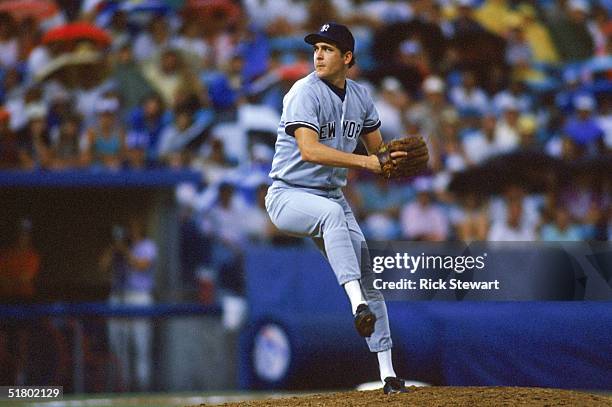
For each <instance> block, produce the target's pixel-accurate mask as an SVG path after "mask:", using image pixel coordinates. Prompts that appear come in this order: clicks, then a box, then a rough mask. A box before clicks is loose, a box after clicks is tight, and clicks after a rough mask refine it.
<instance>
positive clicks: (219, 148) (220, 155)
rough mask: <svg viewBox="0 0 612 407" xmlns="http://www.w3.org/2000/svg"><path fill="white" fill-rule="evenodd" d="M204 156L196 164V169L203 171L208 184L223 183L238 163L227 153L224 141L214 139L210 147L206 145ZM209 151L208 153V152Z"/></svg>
mask: <svg viewBox="0 0 612 407" xmlns="http://www.w3.org/2000/svg"><path fill="white" fill-rule="evenodd" d="M203 147H204V154H203V156H202V157H199V158H198V159H197V161H196V162H195V163H194V164H195V168H198V169H201V171H202V173H203V174H204V179H205V181H206V182H207V183H208V184H216V183H219V182H222V181H223V180H224V179H226V177H227V176H228V174H229V172H230V170H231V169H232V168H234V167H235V165H236V163H235V162H234V161H232V160H231V159H230V158H229V157H228V155H227V154H226V152H225V146H224V143H223V140H221V139H218V138H212V139H211V140H210V143H209V145H205V146H203ZM207 150H208V151H207Z"/></svg>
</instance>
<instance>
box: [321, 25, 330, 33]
mask: <svg viewBox="0 0 612 407" xmlns="http://www.w3.org/2000/svg"><path fill="white" fill-rule="evenodd" d="M327 30H329V24H323V26H322V27H321V32H325V31H327Z"/></svg>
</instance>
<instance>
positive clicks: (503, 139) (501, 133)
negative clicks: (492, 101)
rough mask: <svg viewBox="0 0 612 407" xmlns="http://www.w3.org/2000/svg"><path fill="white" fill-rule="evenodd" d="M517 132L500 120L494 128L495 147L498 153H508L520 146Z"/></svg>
mask: <svg viewBox="0 0 612 407" xmlns="http://www.w3.org/2000/svg"><path fill="white" fill-rule="evenodd" d="M520 141H521V139H520V137H519V133H518V130H517V128H516V127H515V126H512V125H511V124H510V123H508V122H507V121H506V120H504V119H500V120H499V121H498V122H497V126H496V127H495V147H496V149H497V151H498V153H500V154H503V153H509V152H511V151H513V150H516V149H517V148H518V147H519V144H520Z"/></svg>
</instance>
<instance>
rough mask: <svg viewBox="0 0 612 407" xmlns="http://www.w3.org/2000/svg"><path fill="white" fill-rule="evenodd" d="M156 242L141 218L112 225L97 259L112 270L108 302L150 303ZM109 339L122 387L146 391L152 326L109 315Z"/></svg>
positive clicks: (142, 321) (134, 319)
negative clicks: (110, 237) (109, 237)
mask: <svg viewBox="0 0 612 407" xmlns="http://www.w3.org/2000/svg"><path fill="white" fill-rule="evenodd" d="M156 258H157V245H156V244H155V242H154V241H153V240H151V239H149V238H148V237H147V236H146V234H145V229H144V224H143V222H142V221H141V220H139V219H136V218H132V219H131V220H130V222H129V228H128V230H127V233H126V230H125V229H123V228H122V227H121V226H114V227H113V243H112V244H111V246H110V247H109V248H108V249H107V250H106V251H105V253H104V254H103V255H102V258H101V267H102V269H105V270H108V271H109V272H111V273H112V276H113V277H112V280H113V282H112V289H111V295H110V303H111V304H112V305H117V304H126V305H137V306H149V305H151V304H153V288H154V269H155V260H156ZM108 329H109V339H110V344H111V347H112V350H113V353H114V354H115V355H116V356H117V358H118V360H119V363H120V367H121V377H122V383H123V386H122V387H124V388H125V390H137V391H147V390H149V386H150V382H151V342H152V326H151V322H150V321H149V320H148V319H147V318H137V317H129V318H111V319H110V320H109V326H108Z"/></svg>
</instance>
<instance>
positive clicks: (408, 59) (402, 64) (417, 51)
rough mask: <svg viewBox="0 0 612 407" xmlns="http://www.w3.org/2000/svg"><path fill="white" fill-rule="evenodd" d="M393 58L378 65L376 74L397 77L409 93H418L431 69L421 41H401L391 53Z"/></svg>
mask: <svg viewBox="0 0 612 407" xmlns="http://www.w3.org/2000/svg"><path fill="white" fill-rule="evenodd" d="M386 45H387V46H389V45H388V44H386ZM391 58H392V60H391V61H388V62H387V63H385V64H381V65H379V66H378V67H377V69H376V71H375V76H376V77H377V78H384V77H394V78H397V79H398V80H399V81H400V83H401V84H402V86H403V88H404V90H405V91H406V92H408V94H409V95H415V94H417V93H418V92H419V90H420V89H421V84H422V82H423V79H424V78H425V77H426V76H427V75H429V71H430V68H429V66H428V65H429V62H428V58H427V57H426V55H425V53H424V51H423V50H422V47H421V43H420V41H418V40H417V39H407V40H405V41H402V42H400V43H399V44H398V45H397V47H396V48H395V49H394V50H393V52H392V53H391Z"/></svg>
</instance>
